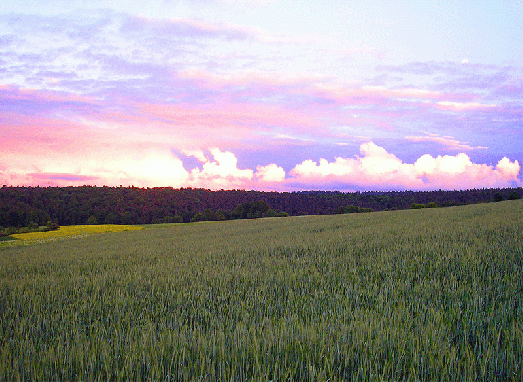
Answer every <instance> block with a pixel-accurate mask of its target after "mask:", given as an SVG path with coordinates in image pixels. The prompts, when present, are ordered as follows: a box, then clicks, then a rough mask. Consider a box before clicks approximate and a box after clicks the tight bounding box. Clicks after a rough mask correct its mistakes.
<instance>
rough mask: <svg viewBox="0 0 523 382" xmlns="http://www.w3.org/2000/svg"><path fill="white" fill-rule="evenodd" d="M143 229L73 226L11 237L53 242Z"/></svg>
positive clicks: (135, 227) (124, 226)
mask: <svg viewBox="0 0 523 382" xmlns="http://www.w3.org/2000/svg"><path fill="white" fill-rule="evenodd" d="M140 229H143V227H140V226H134V225H117V224H100V225H72V226H64V227H60V228H58V229H57V230H55V231H48V232H28V233H16V234H13V235H11V237H13V238H15V239H18V240H22V241H51V240H56V239H60V238H65V237H81V236H88V235H94V234H97V233H106V232H122V231H135V230H140Z"/></svg>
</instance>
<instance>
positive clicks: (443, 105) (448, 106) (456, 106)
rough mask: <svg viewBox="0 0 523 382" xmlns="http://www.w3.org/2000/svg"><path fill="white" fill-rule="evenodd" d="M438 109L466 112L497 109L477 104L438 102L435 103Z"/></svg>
mask: <svg viewBox="0 0 523 382" xmlns="http://www.w3.org/2000/svg"><path fill="white" fill-rule="evenodd" d="M437 106H438V108H440V109H442V110H453V111H466V110H485V109H490V108H494V107H497V105H494V104H482V103H479V102H451V101H440V102H438V103H437Z"/></svg>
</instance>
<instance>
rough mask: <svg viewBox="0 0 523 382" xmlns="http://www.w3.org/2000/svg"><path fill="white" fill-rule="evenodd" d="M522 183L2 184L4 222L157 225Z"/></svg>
mask: <svg viewBox="0 0 523 382" xmlns="http://www.w3.org/2000/svg"><path fill="white" fill-rule="evenodd" d="M522 195H523V190H522V188H521V187H519V188H503V189H500V188H495V189H470V190H454V191H444V190H435V191H383V192H375V191H365V192H337V191H303V192H264V191H246V190H219V191H211V190H207V189H200V188H179V189H174V188H169V187H157V188H138V187H93V186H81V187H8V186H3V187H2V188H0V226H1V227H2V228H7V227H30V226H33V227H36V226H47V225H48V224H50V223H49V222H51V223H54V224H55V225H56V224H58V225H74V224H155V223H174V222H179V223H182V222H185V223H188V222H191V221H193V222H194V221H201V220H229V219H250V218H259V217H270V216H287V215H291V216H296V215H328V214H336V213H352V212H369V211H383V210H394V209H407V208H421V207H445V206H454V205H463V204H472V203H487V202H494V201H501V200H505V199H519V198H521V197H522Z"/></svg>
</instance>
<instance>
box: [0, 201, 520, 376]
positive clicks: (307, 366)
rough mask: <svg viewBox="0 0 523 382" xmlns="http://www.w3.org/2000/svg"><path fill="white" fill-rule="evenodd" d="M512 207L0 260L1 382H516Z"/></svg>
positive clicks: (270, 224)
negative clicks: (247, 381) (350, 381)
mask: <svg viewBox="0 0 523 382" xmlns="http://www.w3.org/2000/svg"><path fill="white" fill-rule="evenodd" d="M522 238H523V201H522V200H514V201H503V202H500V203H490V204H476V205H469V206H460V207H450V208H430V209H429V208H424V209H419V210H418V209H410V210H401V211H391V212H375V213H372V214H348V215H333V216H308V217H290V218H286V219H259V220H232V221H223V222H213V223H205V224H201V223H197V224H178V225H176V224H171V225H165V224H162V225H158V226H150V228H149V229H142V230H139V231H132V232H131V231H128V232H118V233H106V234H104V235H95V236H89V237H78V238H74V239H72V238H70V239H62V240H60V241H54V242H46V243H41V244H35V245H31V246H8V247H2V248H0V316H1V320H0V333H1V334H0V338H1V341H0V380H5V381H10V380H42V381H43V380H70V381H84V380H92V381H94V380H102V381H109V380H110V381H126V380H156V381H181V380H188V381H216V380H220V381H232V380H236V381H246V380H252V381H269V380H275V381H276V380H277V381H287V380H294V381H298V380H299V381H312V380H315V381H316V380H317V381H326V380H330V381H342V380H371V381H381V380H397V381H401V380H413V381H415V380H423V381H425V380H441V381H451V380H452V381H454V380H489V381H492V380H521V379H522V378H523V370H522V365H523V350H522V349H523V283H522V282H521V280H523V242H522Z"/></svg>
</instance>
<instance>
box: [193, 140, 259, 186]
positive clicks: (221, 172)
mask: <svg viewBox="0 0 523 382" xmlns="http://www.w3.org/2000/svg"><path fill="white" fill-rule="evenodd" d="M210 152H211V154H212V156H213V157H214V161H207V162H205V163H204V164H203V168H202V169H201V170H200V169H199V168H195V169H193V170H192V171H191V180H190V181H189V184H191V186H195V187H208V188H212V189H218V188H231V187H235V186H237V187H240V186H242V185H243V184H245V183H248V182H250V181H251V180H252V178H253V177H254V172H253V171H252V170H250V169H245V170H241V169H239V168H238V159H237V158H236V156H235V155H234V154H233V153H231V152H230V151H224V152H222V151H220V149H218V148H211V149H210Z"/></svg>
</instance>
